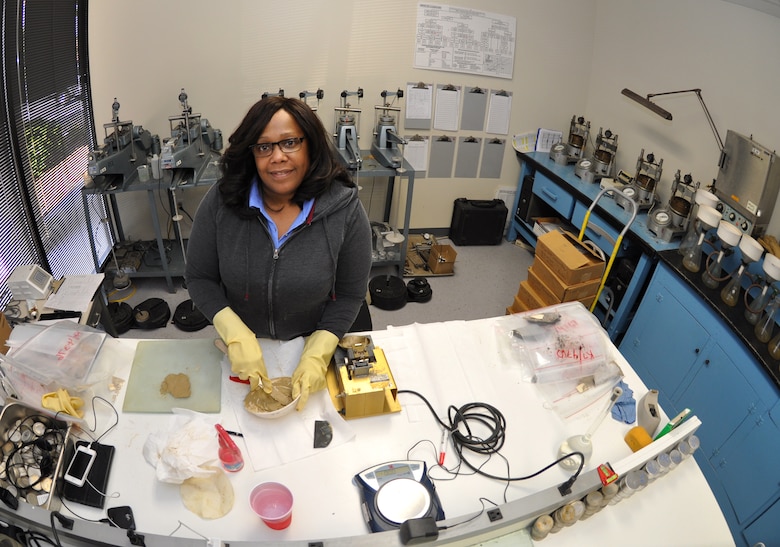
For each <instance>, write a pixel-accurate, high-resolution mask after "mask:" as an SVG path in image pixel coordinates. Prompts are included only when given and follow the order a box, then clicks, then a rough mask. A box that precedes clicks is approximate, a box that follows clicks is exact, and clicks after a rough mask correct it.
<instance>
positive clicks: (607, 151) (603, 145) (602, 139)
mask: <svg viewBox="0 0 780 547" xmlns="http://www.w3.org/2000/svg"><path fill="white" fill-rule="evenodd" d="M617 140H618V136H617V135H615V134H614V133H612V131H610V130H609V129H607V130H606V131H605V132H603V133H602V128H601V127H599V133H598V135H596V149H595V150H594V151H593V157H591V158H583V159H581V160H579V161H578V162H577V165H575V166H574V174H575V175H577V176H578V177H580V178H581V179H582V180H584V181H585V182H598V181H599V180H601V179H602V178H604V177H610V178H611V177H614V176H615V156H616V155H617Z"/></svg>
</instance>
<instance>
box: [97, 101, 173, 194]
mask: <svg viewBox="0 0 780 547" xmlns="http://www.w3.org/2000/svg"><path fill="white" fill-rule="evenodd" d="M119 106H120V105H119V101H117V100H116V97H115V98H114V102H113V104H112V105H111V110H112V115H111V123H104V124H103V131H104V132H105V137H104V138H103V144H101V145H100V146H98V147H97V148H96V149H95V150H93V151H92V152H90V153H89V164H88V167H87V174H89V176H90V177H92V180H93V182H94V183H95V184H96V185H98V186H101V187H110V186H115V185H116V186H121V187H122V188H123V189H124V188H125V187H126V186H127V185H128V183H129V182H130V180H131V179H132V178H133V175H134V174H135V173H136V171H137V170H138V168H139V167H141V166H142V165H148V164H149V159H148V158H149V156H151V155H152V154H159V153H160V137H159V136H158V135H152V134H151V133H149V131H147V130H146V129H144V128H143V127H141V126H140V125H134V124H133V122H132V120H125V121H120V119H119ZM97 177H101V178H100V179H98V178H97Z"/></svg>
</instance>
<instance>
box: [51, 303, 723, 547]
mask: <svg viewBox="0 0 780 547" xmlns="http://www.w3.org/2000/svg"><path fill="white" fill-rule="evenodd" d="M502 321H506V318H505V317H497V318H492V319H483V320H478V321H468V322H464V321H452V322H443V323H434V324H426V325H419V324H415V325H409V326H404V327H395V328H394V327H391V328H389V329H387V330H385V331H377V332H374V333H372V337H373V341H374V344H375V345H376V346H377V347H379V348H382V349H383V350H384V352H385V354H386V356H387V360H388V363H389V365H390V368H391V370H392V372H393V375H394V377H395V380H396V382H397V384H398V386H399V389H402V390H404V389H405V390H414V391H417V392H419V393H420V394H422V395H424V396H425V397H426V398H427V399H428V400H429V401H430V403H431V405H432V406H433V408H434V409H435V410H436V412H437V414H438V415H439V416H440V417H442V418H444V419H446V416H447V408H448V406H450V405H453V406H455V407H460V406H461V405H464V404H466V403H471V402H476V401H479V402H485V403H489V404H491V405H492V406H494V407H496V408H498V409H499V410H500V411H501V412H502V413H503V414H504V416H505V417H506V424H507V425H506V442H505V445H504V447H503V449H502V450H501V454H502V455H503V458H502V457H499V456H495V455H494V456H492V458H490V460H489V461H488V462H487V463H485V464H484V466H483V467H482V469H483V470H485V471H487V472H489V473H492V474H494V475H500V476H505V475H506V473H507V469H508V472H509V474H510V475H511V476H515V477H516V476H524V475H528V474H530V473H533V472H535V471H537V470H538V469H540V468H542V467H544V466H545V465H547V464H549V463H550V462H552V461H553V460H554V459H555V456H556V452H557V449H558V446H559V445H560V443H561V441H562V440H564V439H565V438H567V437H568V436H569V435H571V434H573V433H580V432H584V431H585V430H586V429H587V426H588V425H589V424H590V421H591V420H590V419H588V420H587V421H585V419H584V418H583V419H580V420H569V421H564V420H562V419H561V418H559V417H558V416H557V414H555V413H554V412H552V411H551V410H548V409H546V408H545V405H544V401H543V398H542V397H541V396H540V395H539V393H538V391H537V390H536V387H535V386H534V385H533V384H530V383H528V382H525V381H523V380H522V379H521V374H520V370H519V368H518V367H517V366H515V365H513V364H512V363H510V362H508V361H507V360H506V359H505V358H504V357H502V354H501V352H500V351H499V345H498V342H497V340H498V338H497V336H499V334H498V333H499V332H500V331H501V328H500V327H499V326H500V325H501V324H502ZM137 343H138V340H130V339H108V340H106V342H105V344H104V347H103V349H102V350H101V352H100V355H99V357H98V359H99V363H98V365H100V364H101V362H102V363H103V365H105V364H107V363H113V364H114V365H115V366H116V373H115V375H116V376H117V377H119V378H123V379H125V380H126V379H127V378H128V376H129V374H130V370H131V364H132V361H133V356H134V351H135V347H136V344H137ZM609 347H610V348H611V349H610V351H612V352H613V353H614V356H615V359H616V362H617V363H618V364H619V366H620V367H621V368H622V370H623V372H624V375H625V377H624V381H625V382H626V383H627V384H628V385H629V387H630V388H631V389H632V390H633V391H634V397H635V398H636V400H637V401H638V400H639V398H641V396H642V395H643V394H644V393H645V392H646V391H647V388H646V387H645V386H644V385H643V384H642V382H641V380H640V379H639V378H638V376H637V375H636V374H635V373H634V371H633V370H632V369H631V367H630V366H629V365H628V363H626V362H625V360H624V359H623V358H622V356H620V355H619V354H618V352H617V350H616V349H615V348H614V346H612V345H611V343H609ZM221 366H223V367H224V369H225V372H224V376H223V377H224V378H225V381H224V382H223V386H222V387H223V397H222V410H221V412H220V414H219V416H214V415H211V416H212V417H214V418H215V419H216V418H219V420H220V422H221V423H222V424H223V425H224V427H225V428H226V429H229V430H237V429H240V426H241V423H240V422H241V420H239V419H237V417H236V412H235V411H234V409H233V405H231V403H230V398H229V397H228V396H227V390H228V389H233V387H232V386H231V387H229V386H228V384H229V382H227V376H228V369H227V364H226V362H224V361H223V364H222V365H221ZM123 395H124V393H123V391H120V392H119V394H118V396H117V398H116V400H115V402H114V404H115V405H116V408H117V409H118V410H119V411H120V421H119V424H118V425H117V427H116V428H115V429H113V430H112V431H111V432H110V433H109V434H108V435H107V436H106V437H105V438H104V439H102V442H105V443H107V444H112V445H114V446H115V447H116V455H115V458H114V463H113V470H112V473H111V478H110V480H109V484H108V492H109V493H112V495H113V496H115V497H112V498H110V499H108V501H107V503H106V506H107V507H111V506H120V505H129V506H131V507H132V509H133V512H134V514H135V521H136V525H137V528H138V532H139V533H143V534H145V535H146V538H147V544H149V545H185V544H187V545H189V544H193V545H197V544H199V545H205V544H209V545H219V543H218V542H217V540H221V541H225V542H227V541H229V542H230V545H232V546H235V545H241V544H242V543H243V542H247V543H246V544H247V545H248V544H249V543H250V542H252V543H254V542H269V543H277V542H282V541H285V542H289V543H290V544H291V545H295V544H299V545H309V541H321V542H323V545H325V546H327V545H371V546H380V545H400V544H401V543H400V540H399V536H398V534H397V533H396V532H395V531H392V532H384V533H379V534H370V533H369V531H368V527H367V525H366V523H365V522H364V520H363V516H362V513H361V508H360V497H359V492H358V489H357V487H356V486H354V484H353V483H352V479H353V477H354V475H355V474H357V473H359V472H360V471H362V470H364V469H366V468H368V467H371V466H374V465H377V464H380V463H383V462H388V461H395V460H406V459H413V460H423V461H425V462H426V463H427V465H428V467H429V469H431V470H432V471H431V474H432V476H433V477H435V478H437V479H439V478H441V479H447V480H436V481H435V484H436V489H437V491H438V495H439V497H440V499H441V503H442V506H443V508H444V511H445V513H446V521H445V522H446V523H447V524H449V525H452V524H455V523H458V522H461V521H465V520H468V519H469V518H470V517H471V516H474V515H475V514H476V513H479V512H480V511H481V510H482V508H483V506H484V507H485V508H486V509H489V508H492V507H493V505H492V504H493V503H494V504H496V505H499V506H500V507H501V508H502V512H503V514H504V516H505V518H504V519H503V522H502V521H498V522H496V523H490V522H489V520H488V519H487V516H486V515H484V514H482V515H481V516H479V517H478V518H475V519H474V520H471V521H470V522H468V523H465V524H462V525H458V526H453V527H451V528H450V529H448V530H444V531H441V532H440V535H439V541H440V542H442V543H447V542H450V543H451V544H453V545H473V544H477V543H479V542H480V541H484V540H486V539H490V538H496V537H500V536H505V535H506V534H510V533H514V534H515V536H516V540H517V543H516V544H523V543H525V544H530V539H528V535H527V532H526V531H524V530H522V529H523V528H524V527H525V526H526V525H527V524H528V519H527V518H518V517H516V515H527V505H523V501H518V500H529V499H534V498H533V496H534V495H535V494H537V493H539V492H541V491H547V489H549V488H551V487H557V486H558V485H560V484H561V483H563V482H564V481H565V480H566V479H567V478H568V477H569V475H570V473H569V472H567V471H565V470H563V469H562V468H560V467H559V466H554V467H553V468H552V469H550V470H549V471H547V472H544V473H542V474H541V475H540V476H538V477H535V478H533V479H530V480H526V481H515V482H511V483H509V484H507V483H506V482H503V481H497V480H491V479H487V478H483V477H481V476H477V475H475V474H473V473H472V472H471V471H470V470H468V469H467V468H466V467H463V466H462V467H461V468H460V472H461V473H462V474H461V475H458V476H457V477H455V476H454V475H449V474H448V473H446V472H445V471H444V470H443V469H439V468H436V465H435V464H436V459H437V452H438V449H439V442H440V438H441V428H440V427H439V425H438V424H437V423H436V422H435V420H434V419H433V417H432V416H431V414H430V412H429V410H428V408H427V407H426V406H425V405H424V404H423V402H422V401H421V400H420V399H418V398H417V397H415V396H413V395H411V394H406V393H402V394H400V395H399V401H400V402H401V405H402V410H401V412H399V413H393V414H386V415H382V416H375V417H369V418H360V419H355V420H349V421H347V422H346V425H347V426H348V429H349V430H351V431H352V432H353V433H354V438H353V439H352V440H348V441H344V442H340V443H334V445H331V446H330V447H328V448H324V449H319V450H318V451H317V452H315V453H314V454H310V453H311V451H310V450H309V446H308V445H309V443H311V439H308V438H307V439H303V440H302V441H301V442H303V443H305V444H306V446H305V448H306V450H305V451H302V453H307V454H310V455H307V456H306V457H303V458H301V459H293V461H288V462H287V463H284V464H282V465H278V466H274V467H271V468H265V469H260V470H258V471H255V469H254V467H253V464H252V462H251V458H250V457H248V456H249V455H248V454H247V450H248V445H247V444H246V443H245V442H244V441H243V440H242V439H240V438H239V439H237V441H238V445H239V447H240V448H241V449H242V451H244V456H245V459H246V465H245V467H244V469H243V470H241V471H239V472H238V473H233V474H229V479H230V482H231V483H232V486H233V488H234V490H235V505H234V507H233V509H232V510H231V511H230V513H228V514H227V515H226V516H224V517H222V518H219V519H214V520H204V519H201V518H200V517H198V516H196V515H194V514H193V513H191V512H189V511H188V510H187V509H186V508H185V507H184V505H183V504H182V501H181V499H180V496H179V487H178V486H177V485H174V484H167V483H161V482H159V481H158V480H157V479H156V478H155V469H154V468H153V467H152V466H151V465H149V464H148V463H147V462H146V461H145V460H144V457H143V456H142V449H143V446H144V443H145V442H146V440H147V437H148V435H149V433H150V432H153V431H157V430H160V429H166V428H167V426H168V423H169V420H171V419H172V418H171V416H172V415H171V414H144V413H132V414H131V413H122V412H121V409H122V399H123ZM326 403H327V404H329V399H328V398H327V395H326V393H325V392H321V393H319V394H316V396H312V399H311V401H310V404H309V405H308V406H307V409H306V410H305V411H304V412H303V413H294V414H292V415H290V416H288V417H285V418H283V419H284V420H291V421H292V420H304V421H305V422H306V425H307V427H308V425H309V423H311V424H312V425H313V421H314V420H315V419H321V418H322V416H323V413H322V412H321V409H323V408H324V406H323V405H325V404H326ZM97 408H98V432H100V431H101V429H103V428H105V427H107V426H108V425H110V422H111V414H110V413H108V412H106V411H105V409H101V405H98V407H97ZM238 412H244V411H243V410H242V409H240V408H239V409H238ZM88 419H91V418H90V417H88ZM260 421H261V420H260ZM291 423H292V422H291ZM260 427H262V425H260ZM631 427H632V426H630V425H626V424H624V423H622V422H618V421H616V420H614V419H612V418H611V417H608V418H607V419H605V420H604V422H603V424H602V425H601V426H600V428H599V429H598V430H597V431H596V433H595V435H594V437H593V445H594V454H593V457H592V459H591V461H590V463H589V464H588V466H586V469H585V470H584V471H583V476H581V478H580V480H579V481H578V483H579V482H580V481H584V480H585V479H584V476H585V473H586V471H587V470H589V469H594V468H595V467H596V466H597V464H598V463H602V462H611V463H613V464H616V462H620V461H630V460H631V457H632V453H631V451H630V449H629V448H628V447H627V445H626V444H625V443H624V441H623V436H624V435H625V433H626V432H627V431H628V430H629V429H630V428H631ZM244 433H245V434H246V435H249V434H254V433H250V432H247V431H244ZM672 433H675V432H672ZM668 437H669V439H672V434H670V435H669V436H668ZM668 442H672V440H668ZM302 447H303V445H302ZM470 458H471V459H472V460H473V461H475V462H480V463H481V462H482V461H483V460H482V459H480V457H478V456H470ZM626 465H627V464H626ZM455 466H456V456H455V454H454V451H453V449H452V446H450V447H449V450H448V454H447V456H446V460H445V467H447V468H449V469H454V468H455ZM615 467H616V469H619V468H621V465H615ZM623 467H625V465H623ZM593 474H594V473H591V477H592V476H593ZM265 481H278V482H282V483H284V484H286V485H287V486H288V487H289V488H290V489H291V490H292V492H293V495H294V497H295V505H294V510H293V520H292V524H291V526H290V527H289V528H287V529H286V530H283V531H274V530H271V529H269V528H267V527H266V526H265V525H264V524H263V523H262V522H261V521H260V520H259V519H258V518H257V516H256V515H255V514H254V513H253V512H252V510H251V509H250V507H249V504H248V501H247V500H248V497H249V492H250V490H251V488H252V487H253V486H254V485H256V484H258V483H260V482H265ZM575 488H576V486H575ZM504 496H506V498H504ZM481 499H486V500H490V501H487V502H486V501H480V500H481ZM505 499H506V503H505ZM519 506H522V507H520V508H518V507H519ZM68 507H70V508H71V509H73V510H74V511H75V512H76V513H77V514H78V515H80V516H81V517H85V518H88V519H99V518H102V517H103V516H104V512H103V511H100V510H98V509H92V508H88V507H84V506H80V505H78V504H73V503H68ZM61 512H62V513H63V514H66V515H67V514H68V510H67V509H62V510H61ZM46 520H47V521H48V519H46ZM89 527H93V528H89ZM94 527H102V529H105V528H107V527H106V526H105V525H98V524H83V523H80V522H77V526H76V528H75V530H76V532H77V533H92V532H90V531H89V530H92V531H94V530H96V529H97V528H94ZM518 529H520V530H521V531H519V532H518V531H517V530H518ZM80 530H81V531H80ZM168 536H170V537H168ZM93 537H94V535H93ZM116 537H120V538H121V537H122V536H121V535H118V536H116ZM151 538H154V539H153V541H150V540H151ZM177 538H180V539H178V540H177ZM184 538H188V539H184ZM207 539H208V540H209V542H208V543H207V541H206V540H207ZM539 543H543V544H544V545H549V546H550V547H554V546H560V545H584V544H589V545H602V546H611V545H614V546H620V547H623V546H625V545H632V546H635V545H654V546H655V545H667V546H673V545H685V546H690V545H708V546H720V545H733V544H734V542H733V540H732V537H731V535H730V533H729V529H728V527H727V525H726V522H725V520H724V518H723V516H722V514H721V512H720V510H719V508H718V505H717V503H716V501H715V498H714V496H713V494H712V492H711V491H710V489H709V487H708V485H707V483H706V481H705V479H704V477H703V475H702V473H701V471H700V469H699V468H698V466H697V464H696V462H695V460H694V459H693V458H688V459H686V460H684V461H683V463H682V464H681V465H679V466H678V467H677V468H676V469H674V470H673V471H672V472H670V473H668V474H667V475H665V476H663V477H662V478H660V479H658V480H656V481H655V482H653V483H651V484H650V485H649V486H648V487H647V488H645V489H644V490H642V491H640V492H638V493H637V494H635V495H633V496H632V497H630V498H627V499H625V500H623V501H621V502H620V503H618V504H616V505H614V506H608V507H606V508H605V509H604V510H602V511H601V512H599V513H597V514H596V515H594V516H593V517H591V518H590V519H587V520H585V521H581V522H578V523H576V524H575V525H574V526H572V527H569V528H564V529H563V530H561V531H559V532H557V533H556V534H551V535H550V536H548V538H547V539H545V540H543V541H542V542H539Z"/></svg>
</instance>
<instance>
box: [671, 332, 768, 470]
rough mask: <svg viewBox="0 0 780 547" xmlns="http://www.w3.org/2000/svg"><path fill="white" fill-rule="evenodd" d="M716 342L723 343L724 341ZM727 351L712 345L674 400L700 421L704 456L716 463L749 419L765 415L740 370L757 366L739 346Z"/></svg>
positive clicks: (719, 346) (715, 465)
mask: <svg viewBox="0 0 780 547" xmlns="http://www.w3.org/2000/svg"><path fill="white" fill-rule="evenodd" d="M714 336H718V335H717V334H714ZM717 339H718V340H720V341H721V343H723V337H720V336H719V337H718V338H717ZM726 347H728V348H729V350H728V353H727V352H726V351H725V350H724V349H723V348H722V347H721V345H720V344H712V345H711V346H710V347H709V348H708V349H707V351H706V352H704V353H703V354H702V356H701V358H700V359H699V360H698V361H697V365H698V370H696V374H695V376H694V377H693V378H692V379H691V381H690V384H689V385H688V387H687V389H686V390H685V391H683V392H682V393H681V394H680V395H679V396H678V397H675V402H676V406H677V407H678V408H685V407H688V408H690V409H692V410H693V411H694V413H696V414H697V415H698V416H699V417H700V418H701V420H702V424H701V426H700V427H699V431H698V432H697V435H698V436H699V438H700V439H701V442H702V448H703V449H704V450H703V452H704V454H705V455H706V456H707V457H709V458H710V459H711V460H712V461H713V462H715V461H718V460H719V458H720V449H721V447H722V446H723V444H724V443H725V442H726V441H727V440H728V439H729V437H731V436H732V435H733V434H734V432H735V431H736V430H737V428H738V427H739V426H740V425H741V424H742V423H743V422H744V421H745V420H746V419H747V418H749V417H750V416H753V417H757V416H759V415H760V414H762V413H763V412H765V411H766V407H765V406H764V403H763V402H762V401H761V400H760V399H759V398H758V395H757V394H756V392H755V390H754V389H753V386H752V385H751V383H750V382H749V381H748V379H747V378H745V375H744V374H743V373H742V370H740V369H744V368H745V366H744V365H745V364H746V363H748V366H754V365H752V363H751V362H752V361H753V360H752V359H751V358H750V356H749V355H747V353H746V352H745V351H744V350H742V348H740V347H738V346H735V345H732V344H726ZM732 357H733V358H734V360H732ZM702 412H706V416H707V417H706V419H704V418H702ZM749 423H751V422H749ZM717 465H719V464H713V467H717Z"/></svg>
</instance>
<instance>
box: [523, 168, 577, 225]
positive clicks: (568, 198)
mask: <svg viewBox="0 0 780 547" xmlns="http://www.w3.org/2000/svg"><path fill="white" fill-rule="evenodd" d="M533 192H534V194H536V195H537V196H539V197H540V198H542V199H543V200H544V201H545V202H547V203H548V204H549V205H550V206H551V207H552V208H553V209H555V210H556V211H557V212H558V214H560V215H561V217H562V218H564V219H566V220H569V219H570V218H571V212H572V210H573V209H574V196H572V195H571V194H570V193H569V192H568V191H566V190H564V189H563V187H561V186H559V185H558V184H556V183H555V182H553V181H552V180H550V179H548V178H547V177H546V176H545V175H543V174H542V173H538V172H537V173H536V176H535V177H534V190H533Z"/></svg>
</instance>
